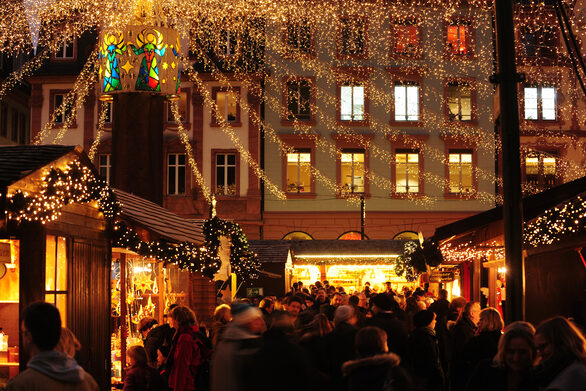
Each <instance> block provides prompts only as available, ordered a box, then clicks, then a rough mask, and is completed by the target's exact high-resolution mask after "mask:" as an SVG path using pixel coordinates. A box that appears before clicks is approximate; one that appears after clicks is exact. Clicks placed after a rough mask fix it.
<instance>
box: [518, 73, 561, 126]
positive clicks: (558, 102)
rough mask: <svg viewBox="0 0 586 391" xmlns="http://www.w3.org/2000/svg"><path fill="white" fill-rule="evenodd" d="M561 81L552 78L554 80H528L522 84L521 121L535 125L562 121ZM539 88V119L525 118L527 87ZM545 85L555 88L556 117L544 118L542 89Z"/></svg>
mask: <svg viewBox="0 0 586 391" xmlns="http://www.w3.org/2000/svg"><path fill="white" fill-rule="evenodd" d="M559 85H560V84H559V82H557V81H555V80H552V81H542V82H540V83H535V82H532V81H526V82H524V83H522V84H521V88H520V90H521V91H520V94H519V95H520V101H521V104H520V105H519V106H520V107H519V110H520V113H519V117H520V118H521V122H522V123H523V124H525V125H529V124H534V125H538V126H539V125H555V124H560V123H562V119H561V114H562V113H561V99H560V98H559V90H560V88H559ZM531 87H536V88H537V119H527V118H525V88H531ZM543 87H552V88H554V90H555V119H553V120H551V119H543V103H542V98H541V90H542V88H543Z"/></svg>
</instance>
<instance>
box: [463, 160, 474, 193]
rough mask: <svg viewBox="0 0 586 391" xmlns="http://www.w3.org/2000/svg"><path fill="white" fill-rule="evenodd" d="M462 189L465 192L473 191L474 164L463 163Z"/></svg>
mask: <svg viewBox="0 0 586 391" xmlns="http://www.w3.org/2000/svg"><path fill="white" fill-rule="evenodd" d="M462 190H463V191H464V192H465V193H466V192H470V191H472V164H463V165H462Z"/></svg>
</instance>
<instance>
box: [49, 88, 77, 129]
mask: <svg viewBox="0 0 586 391" xmlns="http://www.w3.org/2000/svg"><path fill="white" fill-rule="evenodd" d="M69 91H70V90H63V89H51V90H49V119H48V120H49V121H50V120H51V118H52V116H53V113H54V112H55V106H56V104H55V97H56V96H57V95H63V99H64V100H65V97H66V96H67V94H68V93H69ZM73 106H74V107H72V108H71V111H72V112H73V110H75V105H73ZM65 118H66V113H63V119H62V122H53V129H56V128H57V129H58V128H61V127H63V124H65ZM77 118H78V116H77V115H76V116H75V121H73V122H72V123H71V125H70V126H69V129H72V128H77Z"/></svg>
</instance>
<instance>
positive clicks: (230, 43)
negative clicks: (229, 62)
mask: <svg viewBox="0 0 586 391" xmlns="http://www.w3.org/2000/svg"><path fill="white" fill-rule="evenodd" d="M219 40H220V42H219V43H218V53H219V54H220V55H222V56H234V55H236V54H237V53H238V34H237V33H236V32H235V31H231V30H222V31H221V32H220V38H219Z"/></svg>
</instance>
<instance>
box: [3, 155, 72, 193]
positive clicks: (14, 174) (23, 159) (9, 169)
mask: <svg viewBox="0 0 586 391" xmlns="http://www.w3.org/2000/svg"><path fill="white" fill-rule="evenodd" d="M73 151H77V148H76V147H75V146H73V145H2V146H0V186H9V185H11V184H12V183H14V182H16V181H18V180H20V179H22V178H24V177H26V176H27V175H29V174H31V173H32V172H34V171H36V170H38V169H40V168H42V167H44V166H46V165H48V164H50V163H52V162H54V161H55V160H57V159H59V158H61V157H63V156H65V155H67V154H68V153H70V152H73ZM78 152H79V151H78Z"/></svg>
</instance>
